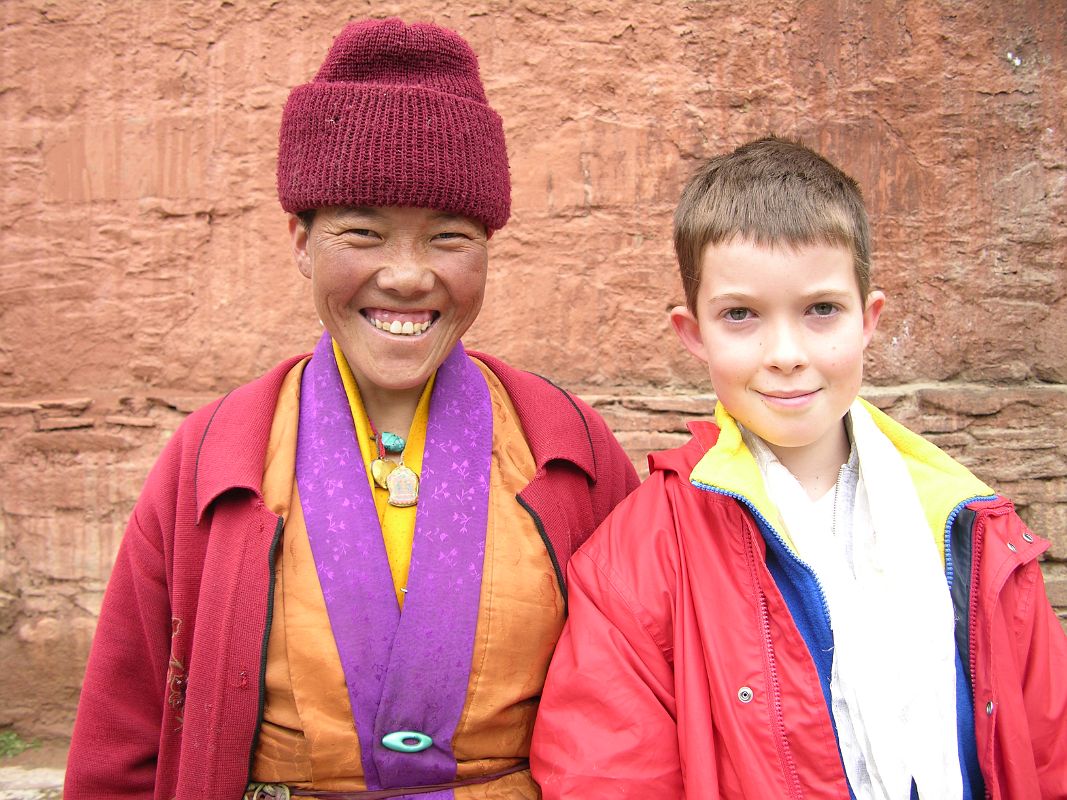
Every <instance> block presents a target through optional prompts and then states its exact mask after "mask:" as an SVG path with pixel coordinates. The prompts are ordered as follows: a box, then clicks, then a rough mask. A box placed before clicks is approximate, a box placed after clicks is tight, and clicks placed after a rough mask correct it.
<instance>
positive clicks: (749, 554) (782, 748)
mask: <svg viewBox="0 0 1067 800" xmlns="http://www.w3.org/2000/svg"><path fill="white" fill-rule="evenodd" d="M694 485H695V486H696V487H697V488H699V489H702V490H704V491H707V492H713V493H716V494H723V495H726V496H728V497H732V498H734V499H735V500H737V501H738V502H740V503H742V504H743V505H744V506H745V507H746V508H748V509H749V511H750V512H751V513H752V515H753V516H754V517H756V518H757V519H758V520H760V521H761V522H762V523H763V524H764V525H765V526H766V527H767V529H768V530H769V531H771V533H773V534H774V535H775V536H776V537H778V539H779V541H782V543H783V545H784V544H785V542H784V540H782V538H781V536H780V535H779V534H778V532H777V531H776V530H775V529H774V526H773V525H771V524H770V522H768V520H767V518H766V517H764V516H763V515H762V514H760V512H759V511H757V510H756V508H755V507H754V506H753V505H752V504H751V503H749V502H748V500H747V499H746V498H745V497H743V496H741V495H739V494H735V493H734V492H728V491H725V490H723V489H719V488H716V487H713V486H709V485H707V484H701V483H694ZM755 535H756V532H755V531H748V532H747V535H746V536H745V538H744V541H745V559H746V561H747V562H748V569H749V574H750V576H751V578H752V583H753V586H755V589H756V603H757V606H758V611H759V620H760V636H761V638H762V640H763V652H764V654H765V656H766V658H767V674H768V677H769V679H770V684H771V685H770V691H771V702H770V710H771V725H772V727H773V729H774V743H775V749H776V750H777V751H778V759H779V761H780V762H781V764H782V767H783V769H784V770H785V773H786V774H785V778H786V782H787V783H788V785H789V793H790V794H789V796H790V797H793V798H802V797H803V796H804V795H803V791H802V789H801V786H800V776H799V775H798V774H797V770H796V764H795V762H794V761H793V756H792V753H791V751H790V748H789V739H788V738H787V736H786V733H785V712H784V710H783V708H782V692H781V685H780V684H779V682H778V667H777V663H776V660H775V657H774V641H773V639H772V636H771V616H770V612H769V611H768V610H767V594H766V592H764V591H763V586H762V585H761V584H760V581H759V570H758V568H757V565H756V552H755V548H756V545H755V542H754V538H755ZM786 549H789V548H786ZM797 561H798V562H800V564H801V565H802V566H803V567H804V568H805V569H807V570H808V572H810V573H811V575H812V578H813V579H814V580H815V583H816V585H817V586H818V587H819V598H820V599H821V600H822V606H823V613H824V614H826V615H827V619H829V612H828V610H827V607H826V595H825V594H824V592H823V588H822V584H820V583H819V579H818V578H817V577H816V576H815V573H814V571H813V570H812V569H811V567H809V566H808V565H807V564H806V563H805V562H804V561H801V560H800V559H799V558H798V559H797Z"/></svg>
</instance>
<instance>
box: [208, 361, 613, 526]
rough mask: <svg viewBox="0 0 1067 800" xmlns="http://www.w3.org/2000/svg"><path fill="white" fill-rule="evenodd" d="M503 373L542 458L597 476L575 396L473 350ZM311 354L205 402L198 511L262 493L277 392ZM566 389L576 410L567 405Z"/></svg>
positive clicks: (542, 462)
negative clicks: (232, 496)
mask: <svg viewBox="0 0 1067 800" xmlns="http://www.w3.org/2000/svg"><path fill="white" fill-rule="evenodd" d="M468 355H471V356H474V357H475V358H477V359H478V360H479V361H481V362H483V363H484V364H485V365H486V366H487V367H489V369H491V370H492V371H493V374H495V375H496V376H497V378H499V379H500V382H501V384H503V386H504V389H505V390H506V391H507V393H508V396H509V397H510V398H511V402H512V404H513V405H514V406H515V411H516V413H517V414H518V417H519V422H520V424H521V425H522V430H523V433H524V435H525V436H526V441H527V443H528V444H529V446H530V452H531V454H532V455H533V457H534V462H535V463H536V465H537V473H538V474H539V475H541V474H544V470H545V466H546V465H547V464H548V463H549V462H550V461H554V460H560V459H562V460H565V461H569V462H571V463H572V464H574V465H575V466H577V467H579V468H580V469H581V470H583V471H584V472H585V473H586V475H588V476H589V478H590V480H592V481H596V474H597V473H596V456H595V453H594V450H593V443H592V439H591V437H590V434H589V425H588V423H587V422H586V419H585V416H584V415H583V414H582V412H581V411H580V410H579V407H578V405H577V403H575V401H574V399H573V398H572V397H571V396H570V394H568V393H567V392H565V391H564V390H563V389H561V388H559V387H558V386H556V385H555V384H554V383H552V382H551V381H549V380H548V379H546V378H542V377H541V376H539V375H535V374H533V373H531V372H524V371H522V370H518V369H515V368H513V367H509V366H508V365H507V364H505V363H504V362H503V361H501V360H500V359H498V358H494V357H493V356H489V355H485V354H484V353H476V352H472V351H468ZM307 357H308V356H307V355H302V356H297V357H295V358H291V359H288V360H286V361H283V362H282V363H281V364H279V365H278V366H276V367H275V368H274V369H272V370H271V371H270V372H268V373H267V374H265V375H263V376H262V377H260V378H258V379H256V380H254V381H252V382H251V383H247V384H245V385H243V386H240V387H238V388H237V389H234V390H233V391H232V392H230V393H229V394H228V395H226V396H225V397H223V398H222V399H221V400H219V401H217V402H216V403H215V404H214V405H213V406H209V407H208V408H206V409H203V411H202V413H204V414H207V415H208V420H207V422H206V424H205V425H204V428H203V431H202V432H201V435H200V437H199V440H198V442H197V443H196V447H197V452H196V470H195V475H196V478H195V483H196V514H197V519H198V520H199V519H201V518H202V517H203V514H204V511H205V509H207V507H208V506H209V505H211V503H212V502H214V501H215V500H216V499H217V498H218V497H219V496H221V495H222V494H223V493H225V492H227V491H229V490H230V489H246V490H248V491H250V492H253V493H254V494H255V495H256V496H257V497H261V496H262V487H263V464H264V461H265V459H266V454H267V444H268V442H269V439H270V430H271V425H272V424H273V421H274V409H275V406H276V405H277V402H278V392H279V391H280V389H281V385H282V381H283V380H284V379H285V376H286V375H287V374H288V373H289V371H290V370H291V369H292V368H293V367H294V366H295V365H296V364H297V363H299V362H300V361H301V360H302V359H305V358H307ZM559 395H563V397H565V398H566V400H567V401H568V402H567V405H568V406H569V407H570V408H571V409H573V413H562V414H561V413H560V407H561V404H560V402H559Z"/></svg>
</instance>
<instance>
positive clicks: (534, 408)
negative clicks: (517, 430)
mask: <svg viewBox="0 0 1067 800" xmlns="http://www.w3.org/2000/svg"><path fill="white" fill-rule="evenodd" d="M468 355H471V356H473V357H474V358H477V359H478V360H479V361H481V362H482V363H484V364H485V365H486V366H487V367H489V369H491V370H492V371H493V374H494V375H496V376H497V378H499V379H500V382H501V384H503V386H504V389H505V390H506V391H507V393H508V397H510V398H511V402H512V404H513V405H514V406H515V412H516V413H517V414H518V416H519V423H520V424H521V425H522V432H523V434H524V435H525V436H526V442H527V444H528V445H529V446H530V452H531V453H532V454H533V457H534V462H535V463H536V464H537V474H538V475H542V474H544V470H545V466H546V465H547V464H548V463H549V462H550V461H556V460H563V461H569V462H571V463H572V464H574V465H575V466H576V467H578V468H580V469H581V470H582V471H584V472H585V474H586V475H588V476H589V478H590V480H592V481H593V482H596V475H597V469H596V454H595V451H594V449H593V440H592V437H591V436H590V433H589V423H588V422H587V421H586V418H585V415H584V414H583V413H582V412H581V410H580V409H579V407H578V404H577V403H576V402H575V400H574V398H573V397H571V395H570V393H569V392H567V391H565V390H563V389H561V388H560V387H559V386H556V384H554V383H552V381H550V380H548V379H547V378H542V377H541V376H540V375H536V374H534V373H532V372H525V371H524V370H519V369H515V368H514V367H509V366H508V365H507V364H505V363H504V362H503V361H501V360H500V359H498V358H494V357H493V356H490V355H486V354H485V353H477V352H474V351H468ZM560 395H562V396H563V398H565V399H566V406H567V407H568V411H567V413H560V408H561V406H562V405H563V404H561V403H560V402H559V401H560ZM571 410H573V413H571Z"/></svg>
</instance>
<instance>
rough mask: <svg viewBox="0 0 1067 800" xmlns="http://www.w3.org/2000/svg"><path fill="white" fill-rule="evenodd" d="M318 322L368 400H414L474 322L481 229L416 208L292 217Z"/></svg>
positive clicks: (481, 272)
mask: <svg viewBox="0 0 1067 800" xmlns="http://www.w3.org/2000/svg"><path fill="white" fill-rule="evenodd" d="M289 232H290V235H291V237H292V242H293V252H294V255H295V256H296V261H297V266H298V267H299V268H300V272H301V273H302V274H303V275H304V276H305V277H307V278H310V279H311V284H312V293H313V294H314V297H315V308H316V310H317V311H318V314H319V319H321V320H322V323H323V325H324V326H325V327H326V329H327V330H328V331H329V332H330V335H331V336H333V338H334V339H335V340H336V341H337V343H338V344H339V345H340V347H341V350H342V351H343V352H344V354H345V358H346V359H348V364H349V366H350V367H351V368H352V372H353V374H354V376H355V378H356V382H357V384H358V385H359V388H360V391H361V392H362V393H364V394H368V393H381V392H386V393H392V392H398V393H408V392H421V391H422V387H423V386H424V385H425V384H426V381H427V380H428V379H429V378H430V376H431V375H432V374H433V373H434V371H435V370H436V369H437V367H438V366H440V364H441V362H442V361H444V359H445V357H446V356H448V354H449V352H451V350H452V348H453V347H454V346H455V344H456V342H458V341H459V339H460V337H461V336H462V335H463V334H464V333H466V331H467V329H468V328H469V327H470V326H471V323H472V322H474V320H475V318H476V317H477V316H478V311H479V310H480V309H481V307H482V298H483V296H484V294H485V279H486V270H487V267H488V247H487V245H488V237H487V236H486V231H485V228H484V226H482V224H481V223H479V222H475V221H474V220H471V219H468V218H466V217H460V216H456V215H454V214H448V213H446V212H442V211H432V210H429V209H424V208H393V207H390V208H342V207H329V208H320V209H318V210H317V211H316V213H315V219H314V222H313V223H312V225H311V228H310V230H307V229H305V228H304V226H303V224H301V222H300V221H299V220H298V219H297V218H296V217H290V220H289Z"/></svg>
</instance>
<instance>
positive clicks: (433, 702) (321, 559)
mask: <svg viewBox="0 0 1067 800" xmlns="http://www.w3.org/2000/svg"><path fill="white" fill-rule="evenodd" d="M492 445H493V413H492V405H491V401H490V398H489V388H488V386H487V385H486V383H485V378H484V377H483V376H482V374H481V371H480V370H479V369H478V368H477V366H475V365H474V364H473V363H472V362H471V360H470V358H468V356H467V354H466V352H465V351H464V349H463V345H462V344H459V343H457V344H456V346H455V348H454V349H453V350H452V352H451V353H449V355H448V357H447V358H446V359H445V361H444V363H443V364H442V365H441V366H440V368H439V369H438V371H437V378H436V381H435V383H434V389H433V395H432V396H431V398H430V419H429V423H428V425H427V428H426V445H425V448H424V452H423V463H422V475H421V480H420V490H419V505H418V510H417V511H416V514H415V536H414V542H413V544H412V550H411V567H410V571H409V574H408V585H407V589H408V591H407V594H406V596H405V599H404V610H403V613H401V611H400V608H399V606H398V605H397V601H396V593H395V589H394V587H393V581H392V575H391V573H390V571H389V563H388V557H387V555H386V551H385V542H384V540H383V539H382V531H381V526H380V524H379V522H378V515H377V511H376V510H375V507H374V499H373V497H371V493H370V487H369V484H368V480H367V475H366V468H365V467H364V464H363V458H362V456H361V454H360V449H359V443H358V442H357V441H356V438H355V426H354V424H353V421H352V413H351V410H350V408H349V404H348V398H347V395H346V394H345V389H344V385H343V384H342V382H341V376H340V373H339V372H338V368H337V362H336V361H335V360H334V355H333V348H332V344H331V340H330V336H329V334H328V333H327V334H324V335H323V337H322V339H321V340H320V341H319V344H318V346H317V347H316V348H315V352H314V354H313V356H312V358H311V361H310V362H309V363H308V365H307V368H306V369H305V370H304V375H303V379H302V383H301V392H300V422H299V428H298V438H297V453H296V482H297V488H298V490H299V494H300V505H301V508H302V509H303V512H304V517H305V521H306V524H307V532H308V539H309V540H310V543H311V550H312V554H313V556H314V558H315V566H316V569H317V571H318V575H319V582H320V583H321V585H322V594H323V597H324V598H325V601H326V610H327V613H328V615H329V618H330V627H331V629H332V631H333V635H334V639H335V640H336V643H337V650H338V653H339V655H340V659H341V667H342V669H343V671H344V676H345V682H346V684H347V686H348V694H349V699H350V700H351V704H352V715H353V717H354V721H355V727H356V733H357V735H358V737H359V745H360V749H361V756H362V761H363V770H364V777H365V779H366V782H367V788H368V789H369V790H375V789H388V788H391V787H415V786H426V785H433V784H449V783H450V782H452V781H453V780H454V779H455V777H456V758H455V755H454V754H453V752H452V737H453V734H454V733H455V729H456V725H457V724H458V723H459V718H460V715H461V713H462V711H463V706H464V702H465V699H466V693H467V685H468V681H469V679H470V668H471V659H472V654H473V650H474V632H475V628H476V625H477V621H478V606H479V599H480V594H481V585H482V562H483V559H484V554H485V531H486V522H487V518H488V504H489V470H490V462H491V458H492ZM396 731H418V732H421V733H424V734H426V735H428V736H430V737H431V738H432V740H433V743H432V745H430V747H429V748H428V749H425V750H422V751H421V752H414V753H402V752H396V751H394V750H390V749H388V748H387V747H385V746H384V745H383V744H382V738H383V737H384V736H386V735H388V734H390V733H394V732H396ZM402 796H403V795H399V796H398V797H402ZM419 796H420V798H421V799H422V800H445V799H446V798H451V797H452V796H453V793H452V791H451V790H444V791H441V792H437V793H434V794H429V795H427V794H422V793H420V795H419Z"/></svg>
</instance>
